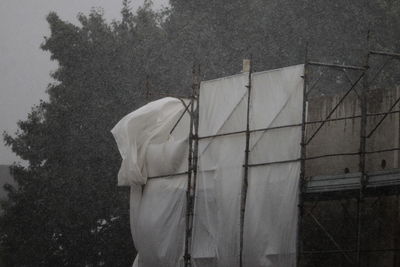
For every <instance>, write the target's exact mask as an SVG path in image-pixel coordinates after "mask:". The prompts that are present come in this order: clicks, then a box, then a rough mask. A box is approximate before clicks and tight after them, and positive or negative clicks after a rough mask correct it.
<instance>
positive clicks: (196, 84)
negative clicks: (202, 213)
mask: <svg viewBox="0 0 400 267" xmlns="http://www.w3.org/2000/svg"><path fill="white" fill-rule="evenodd" d="M199 76H200V67H199V68H198V71H197V72H196V68H195V66H193V83H192V97H191V103H190V123H189V124H190V131H189V156H188V172H187V174H188V180H187V189H186V218H185V219H186V220H185V225H186V229H185V252H184V256H183V259H184V265H185V267H190V266H192V258H191V239H192V233H193V216H194V202H195V193H196V178H197V165H198V164H197V163H198V155H197V154H198V140H199V138H198V128H199V91H200V90H199V89H200V78H199Z"/></svg>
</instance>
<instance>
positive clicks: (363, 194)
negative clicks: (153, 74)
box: [146, 50, 400, 267]
mask: <svg viewBox="0 0 400 267" xmlns="http://www.w3.org/2000/svg"><path fill="white" fill-rule="evenodd" d="M305 54H306V56H305V62H304V75H303V77H302V78H303V79H304V84H303V107H302V123H301V124H291V125H282V126H277V127H268V128H263V129H250V127H249V106H250V99H251V97H250V96H251V95H250V94H251V86H252V85H251V75H252V71H253V70H252V67H251V64H252V63H250V68H249V71H248V73H249V75H248V84H247V86H246V87H247V90H248V99H247V127H246V130H243V131H235V132H228V133H221V134H215V135H210V136H199V135H198V129H199V106H200V105H199V99H200V97H199V96H200V67H193V82H192V94H191V96H189V97H185V96H173V95H169V94H163V93H157V95H158V96H172V97H176V98H178V99H180V100H181V101H182V103H183V104H184V105H185V111H184V113H183V114H182V116H181V118H182V117H183V115H184V114H185V113H188V114H189V115H190V129H189V156H188V170H187V172H185V173H176V174H169V175H163V176H157V177H149V178H148V179H156V178H162V177H167V176H176V175H182V174H185V175H187V177H188V183H187V189H186V220H185V222H186V223H185V224H186V231H185V244H184V256H183V259H184V266H185V267H189V266H192V257H191V238H192V229H193V215H194V202H195V197H196V196H195V193H196V178H197V170H198V143H199V140H201V139H208V138H217V137H220V136H227V135H234V134H245V137H246V149H245V151H244V153H245V162H244V164H243V168H244V172H243V173H244V175H243V180H242V198H241V206H240V267H242V266H243V258H242V250H243V225H244V214H245V212H246V211H245V206H246V205H245V204H246V193H247V186H248V181H247V179H248V177H247V173H248V169H249V168H251V167H253V166H260V165H271V164H281V163H287V162H294V161H297V162H300V166H301V167H300V177H299V179H300V183H299V184H300V195H299V213H298V214H299V219H298V239H297V240H298V241H297V266H321V265H320V264H321V262H322V261H321V259H320V257H321V255H323V257H324V259H325V263H327V265H326V266H330V265H329V263H331V264H332V266H369V265H367V264H365V262H364V261H363V258H365V255H367V254H369V253H386V252H391V253H394V258H393V261H392V262H393V265H392V266H400V254H399V252H400V246H399V242H400V236H399V232H397V233H396V234H395V239H396V240H395V243H396V246H395V247H385V248H379V249H363V238H364V236H365V232H366V231H365V229H366V227H367V225H366V220H367V219H368V218H367V215H368V212H366V208H367V205H369V206H371V205H372V206H375V207H376V206H377V205H378V204H379V201H380V199H381V197H385V196H396V201H397V202H396V203H397V204H396V205H397V208H396V212H397V210H398V206H399V204H400V202H399V200H398V196H399V192H400V171H399V170H389V171H380V172H369V171H367V163H366V162H367V160H366V157H367V156H368V155H372V154H378V153H386V152H396V151H399V150H400V147H390V148H385V149H375V150H368V149H367V147H368V146H367V144H368V140H369V138H371V137H372V136H373V135H374V133H376V131H377V129H378V128H379V127H381V126H382V124H383V122H384V121H385V120H387V118H388V116H389V115H391V114H399V113H400V110H395V108H396V107H397V105H398V103H399V102H400V97H399V98H397V99H396V100H395V101H394V103H393V104H392V105H391V106H390V108H389V109H388V110H386V111H384V112H369V109H368V101H367V97H368V93H369V85H370V84H371V83H372V82H373V81H374V80H375V79H376V78H377V77H378V75H379V74H380V73H382V71H383V70H384V69H385V67H387V64H388V62H389V61H391V60H393V59H395V60H399V59H400V54H398V53H393V52H385V51H372V50H371V51H368V52H367V55H366V60H365V65H364V66H355V65H340V64H333V63H324V62H317V61H312V60H310V59H309V58H308V52H307V51H306V53H305ZM372 57H383V58H388V60H387V61H385V63H384V64H382V65H381V66H379V67H378V68H377V69H378V70H377V71H376V72H375V73H371V66H370V59H371V58H372ZM316 68H318V69H320V70H321V69H324V70H325V71H338V72H340V73H342V74H343V75H344V76H345V77H346V80H347V82H348V83H349V86H348V88H347V89H346V90H345V91H344V93H343V95H342V96H341V98H340V99H339V101H338V102H337V103H336V104H335V105H334V107H333V108H332V109H331V110H330V111H329V112H328V114H327V116H326V117H325V118H323V119H322V120H321V119H319V120H310V119H309V117H308V109H309V108H310V106H309V104H310V101H309V98H310V95H311V93H312V92H313V91H314V90H315V89H316V88H317V86H318V82H319V79H318V80H316V81H315V82H314V83H313V84H310V81H312V80H313V72H312V70H313V69H316ZM351 76H353V77H355V78H353V79H352V78H351ZM369 77H372V78H371V79H369ZM148 84H149V83H148V81H146V87H147V93H146V94H147V96H149V95H150V93H149V89H148ZM357 87H361V88H362V89H361V93H360V92H358V91H357V90H356V88H357ZM352 92H353V93H355V94H356V95H357V98H358V100H359V102H360V114H357V115H352V116H344V117H334V116H333V115H334V113H335V112H336V111H337V109H338V108H339V107H340V106H341V105H342V103H343V102H344V101H345V99H346V98H348V97H349V95H350V94H351V93H352ZM184 98H186V99H189V100H190V101H189V104H185V103H186V102H185V100H184ZM371 117H376V118H379V121H378V122H377V123H376V124H375V125H373V126H372V128H371V129H370V130H369V131H368V127H367V123H368V119H369V118H371ZM350 119H351V120H359V124H360V127H359V128H360V129H359V130H360V131H359V145H358V150H357V151H352V152H339V153H327V154H318V155H310V153H309V152H308V147H309V145H310V143H311V142H312V141H313V140H314V141H315V139H316V138H317V137H318V135H319V134H320V133H321V129H323V128H324V127H326V125H327V124H329V123H332V122H340V121H346V120H350ZM179 121H180V120H178V122H177V123H179ZM299 126H301V144H300V146H301V153H300V154H301V156H300V158H298V159H294V160H288V161H274V162H264V163H257V164H249V162H248V159H249V153H251V151H250V149H249V142H250V133H252V132H257V131H270V130H274V129H280V128H286V127H299ZM174 128H175V127H174ZM312 128H315V129H312ZM311 130H313V131H311ZM172 131H173V129H172ZM397 131H398V129H397ZM335 157H358V171H357V172H353V173H350V172H348V173H345V174H335V175H333V174H331V175H317V176H310V175H308V165H307V164H308V163H309V162H312V161H315V160H319V159H324V158H335ZM371 197H376V198H377V200H374V201H372V204H371V203H370V202H371V201H370V200H369V199H368V201H366V199H367V198H371ZM326 201H328V202H332V201H339V204H340V205H341V207H342V209H343V213H344V214H345V215H346V216H348V217H350V218H351V219H352V220H354V221H355V222H353V224H352V226H351V227H348V228H351V232H353V233H355V234H354V236H352V238H351V243H352V246H351V247H350V246H349V244H348V243H346V248H345V247H344V246H343V244H342V243H341V240H337V237H336V236H335V234H334V233H332V232H330V231H329V229H328V227H327V226H326V225H325V222H324V221H323V220H321V219H320V218H318V214H317V213H318V212H316V210H317V206H318V205H319V203H322V202H326ZM343 201H345V203H343ZM366 202H367V203H366ZM346 205H347V206H346ZM350 210H351V211H350ZM352 212H354V213H355V216H352V214H350V213H352ZM321 214H322V215H321ZM321 214H320V215H321V216H324V214H323V212H322V213H321ZM396 214H397V215H395V217H396V220H397V224H398V223H399V218H400V217H399V214H398V213H396ZM354 217H355V218H354ZM370 219H371V218H370ZM341 220H342V221H343V222H348V221H349V220H347V219H343V218H342V219H341ZM329 223H330V224H332V223H333V224H335V222H332V221H330V222H329ZM341 228H343V225H342V226H341ZM313 229H319V231H320V236H324V238H325V239H326V240H327V242H325V243H330V247H333V249H325V248H322V247H318V245H319V244H318V243H319V242H318V241H317V240H318V237H316V236H315V235H314V234H313V233H312V234H310V233H309V232H312V231H313ZM347 232H349V231H347ZM347 232H346V233H347ZM310 240H311V241H310ZM309 241H310V242H309ZM308 243H312V244H311V245H310V244H308ZM322 243H323V244H325V243H324V242H322ZM322 243H321V244H322ZM315 244H316V246H314V245H315ZM338 255H339V256H338ZM330 257H331V259H330ZM316 258H317V259H316ZM371 266H372V265H371Z"/></svg>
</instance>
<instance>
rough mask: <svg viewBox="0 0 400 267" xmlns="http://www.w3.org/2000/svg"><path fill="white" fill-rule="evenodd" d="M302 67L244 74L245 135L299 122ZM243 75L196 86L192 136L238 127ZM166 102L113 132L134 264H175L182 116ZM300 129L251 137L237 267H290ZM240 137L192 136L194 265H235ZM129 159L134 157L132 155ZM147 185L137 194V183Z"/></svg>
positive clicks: (185, 126) (181, 229)
mask: <svg viewBox="0 0 400 267" xmlns="http://www.w3.org/2000/svg"><path fill="white" fill-rule="evenodd" d="M303 69H304V66H303V65H297V66H291V67H287V68H282V69H278V70H273V71H267V72H259V73H254V74H253V75H252V91H251V105H250V127H251V129H253V130H254V129H262V128H270V127H276V126H283V125H291V124H299V123H301V117H302V116H301V112H302V103H303V102H302V101H303V100H302V91H303V90H302V84H303V81H302V79H301V76H302V75H303ZM247 84H248V74H247V73H244V74H239V75H235V76H231V77H226V78H222V79H217V80H212V81H206V82H202V84H201V88H200V109H199V110H200V118H199V136H203V137H204V136H209V135H215V134H219V133H229V132H234V131H243V130H245V128H246V112H247V88H246V85H247ZM184 109H185V107H184V105H183V104H182V103H181V102H180V101H179V100H175V99H172V98H167V99H162V100H159V101H155V102H152V103H150V104H148V105H146V106H145V107H143V108H141V109H139V110H137V111H135V112H133V113H131V114H129V115H128V116H126V117H125V118H124V119H122V120H121V122H119V123H118V124H117V126H116V127H115V128H114V129H113V131H112V132H113V134H114V136H115V138H116V140H117V144H118V147H119V149H120V152H121V155H122V158H123V162H122V166H121V170H120V173H119V184H128V185H131V188H132V190H131V192H132V193H131V218H132V222H131V224H132V232H133V238H134V241H135V246H136V248H137V250H138V251H139V255H140V256H139V257H138V258H137V259H136V262H135V264H137V266H138V267H157V266H182V264H183V261H182V257H183V249H184V248H183V244H184V238H185V207H186V198H185V191H186V185H187V183H186V182H187V175H180V176H171V177H165V178H157V179H149V180H147V177H148V176H159V175H167V174H173V173H181V172H185V171H186V170H187V156H188V153H187V151H188V143H187V136H188V132H189V118H188V117H189V116H188V115H187V116H186V115H185V116H184V119H183V120H182V121H181V122H180V123H179V124H178V125H179V126H178V127H177V129H176V130H174V131H173V133H172V135H170V131H171V129H172V127H173V125H175V123H176V121H177V119H178V118H179V116H180V115H181V114H182V112H183V111H184ZM300 138H301V127H300V126H293V127H283V128H277V129H270V130H260V131H256V132H253V133H252V134H251V136H250V158H249V164H257V163H265V162H275V161H290V162H286V163H277V164H269V165H261V166H252V167H250V168H249V186H248V191H247V202H246V212H245V222H244V247H243V257H244V266H247V267H257V266H265V267H272V266H273V267H291V266H295V260H296V257H295V255H296V232H297V199H298V180H299V170H300V163H299V161H291V160H296V159H298V158H299V157H300ZM244 151H245V134H244V133H237V134H233V135H225V136H219V137H214V138H205V139H200V141H199V166H198V177H197V188H196V198H195V210H194V214H195V216H194V222H193V238H192V240H191V242H192V251H191V256H192V260H193V264H194V266H196V267H203V266H204V267H211V266H221V267H225V266H239V240H240V236H239V235H240V198H241V186H242V179H243V171H244V168H243V164H244ZM131 154H132V155H131ZM146 180H147V184H146V186H145V187H144V192H143V194H142V193H141V186H139V185H141V184H145V183H146Z"/></svg>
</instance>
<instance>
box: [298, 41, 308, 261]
mask: <svg viewBox="0 0 400 267" xmlns="http://www.w3.org/2000/svg"><path fill="white" fill-rule="evenodd" d="M307 61H308V46H306V50H305V56H304V74H303V108H302V117H301V144H300V177H299V179H300V180H299V200H298V201H299V205H298V207H299V209H298V212H299V216H298V222H297V244H296V246H297V252H296V253H297V254H296V266H300V260H301V251H302V229H301V225H302V220H303V214H304V211H303V198H302V193H303V187H304V184H305V177H306V156H307V153H306V147H307V144H306V137H307V136H306V123H307V95H308V94H307V86H308V83H307V82H308V62H307Z"/></svg>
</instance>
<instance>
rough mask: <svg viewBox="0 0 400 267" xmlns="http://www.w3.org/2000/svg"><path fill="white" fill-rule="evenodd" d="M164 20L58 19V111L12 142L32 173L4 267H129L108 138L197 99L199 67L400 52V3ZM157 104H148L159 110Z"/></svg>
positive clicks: (14, 205) (175, 0)
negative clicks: (125, 120)
mask: <svg viewBox="0 0 400 267" xmlns="http://www.w3.org/2000/svg"><path fill="white" fill-rule="evenodd" d="M170 4H171V6H170V7H169V8H168V9H166V10H162V11H159V12H155V11H153V10H152V9H151V3H150V2H149V1H145V4H144V6H143V7H142V8H140V9H139V10H138V11H137V12H136V13H135V14H133V13H132V12H131V10H130V8H129V2H128V1H127V0H124V1H123V3H122V11H121V13H122V20H121V21H114V22H112V23H107V22H106V21H105V20H104V18H103V15H102V13H101V12H99V11H93V12H92V13H90V14H89V15H82V14H80V15H79V16H78V18H79V22H80V25H78V26H77V25H73V24H71V23H69V22H66V21H63V20H61V19H60V18H59V17H58V16H57V14H55V13H50V14H49V15H48V17H47V21H48V23H49V25H50V29H51V33H50V35H49V36H48V37H46V38H45V40H44V42H43V45H42V49H43V50H45V51H49V52H50V54H51V59H53V60H56V61H57V62H58V68H57V70H56V71H55V72H54V73H52V74H51V76H52V77H53V78H54V82H53V83H52V84H50V85H49V87H48V89H47V93H48V95H49V100H48V101H46V102H41V103H40V104H38V105H37V106H35V107H33V109H32V111H31V113H30V114H29V116H28V118H27V120H25V121H20V122H19V123H18V128H19V130H18V131H17V133H15V134H14V135H9V134H7V133H5V134H4V141H5V143H6V144H7V145H9V146H10V147H11V148H12V150H13V151H14V152H15V153H16V154H17V155H18V156H20V157H21V158H22V159H23V160H26V161H27V162H28V166H27V167H23V166H20V165H14V166H13V167H12V169H13V172H14V177H15V180H16V181H17V183H18V188H12V187H10V186H8V187H7V190H8V192H9V195H8V196H9V198H8V200H7V201H5V202H3V203H2V207H3V209H4V212H3V214H2V215H1V217H0V257H1V258H2V260H3V261H4V264H5V265H6V266H130V264H131V263H132V260H133V257H134V254H135V251H134V247H133V243H132V241H131V236H130V230H129V216H128V206H127V205H128V191H127V188H118V187H116V175H117V172H118V168H119V164H120V157H119V153H118V151H117V149H116V146H115V143H114V140H113V138H112V136H111V134H110V129H111V128H112V127H113V126H114V125H115V124H116V123H117V122H118V120H119V119H120V118H122V116H124V115H125V114H127V113H129V112H131V111H132V110H134V109H136V108H138V107H139V106H140V105H142V104H144V103H145V102H146V101H148V99H146V94H147V91H146V88H145V84H146V81H148V82H149V86H150V92H168V93H179V94H189V92H190V83H191V78H192V77H191V75H192V65H193V63H195V62H196V63H200V64H201V66H202V73H203V77H202V78H203V79H210V78H215V77H218V76H225V75H230V74H233V73H237V72H239V71H240V69H241V60H242V59H243V58H246V57H249V56H250V55H252V57H253V60H254V62H255V68H256V70H264V69H270V68H276V67H281V66H285V65H291V64H300V63H303V60H304V51H305V46H306V43H308V44H309V50H310V54H311V57H312V58H316V59H320V60H324V61H333V60H336V59H339V62H338V63H348V64H362V62H363V60H364V57H365V49H366V45H367V42H366V40H367V39H366V38H367V32H368V30H371V46H373V47H375V48H387V49H388V50H397V51H398V50H400V46H399V45H400V44H399V38H398V37H399V33H400V32H399V30H400V16H399V12H400V5H399V4H398V1H395V0H374V1H364V0H363V1H361V0H356V1H347V0H337V1H328V0H324V1H322V0H321V1H307V0H300V1H290V0H272V1H263V0H219V1H214V0H213V1H211V0H204V1H198V0H196V1H195V0H171V1H170ZM151 98H153V97H152V96H150V99H151Z"/></svg>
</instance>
